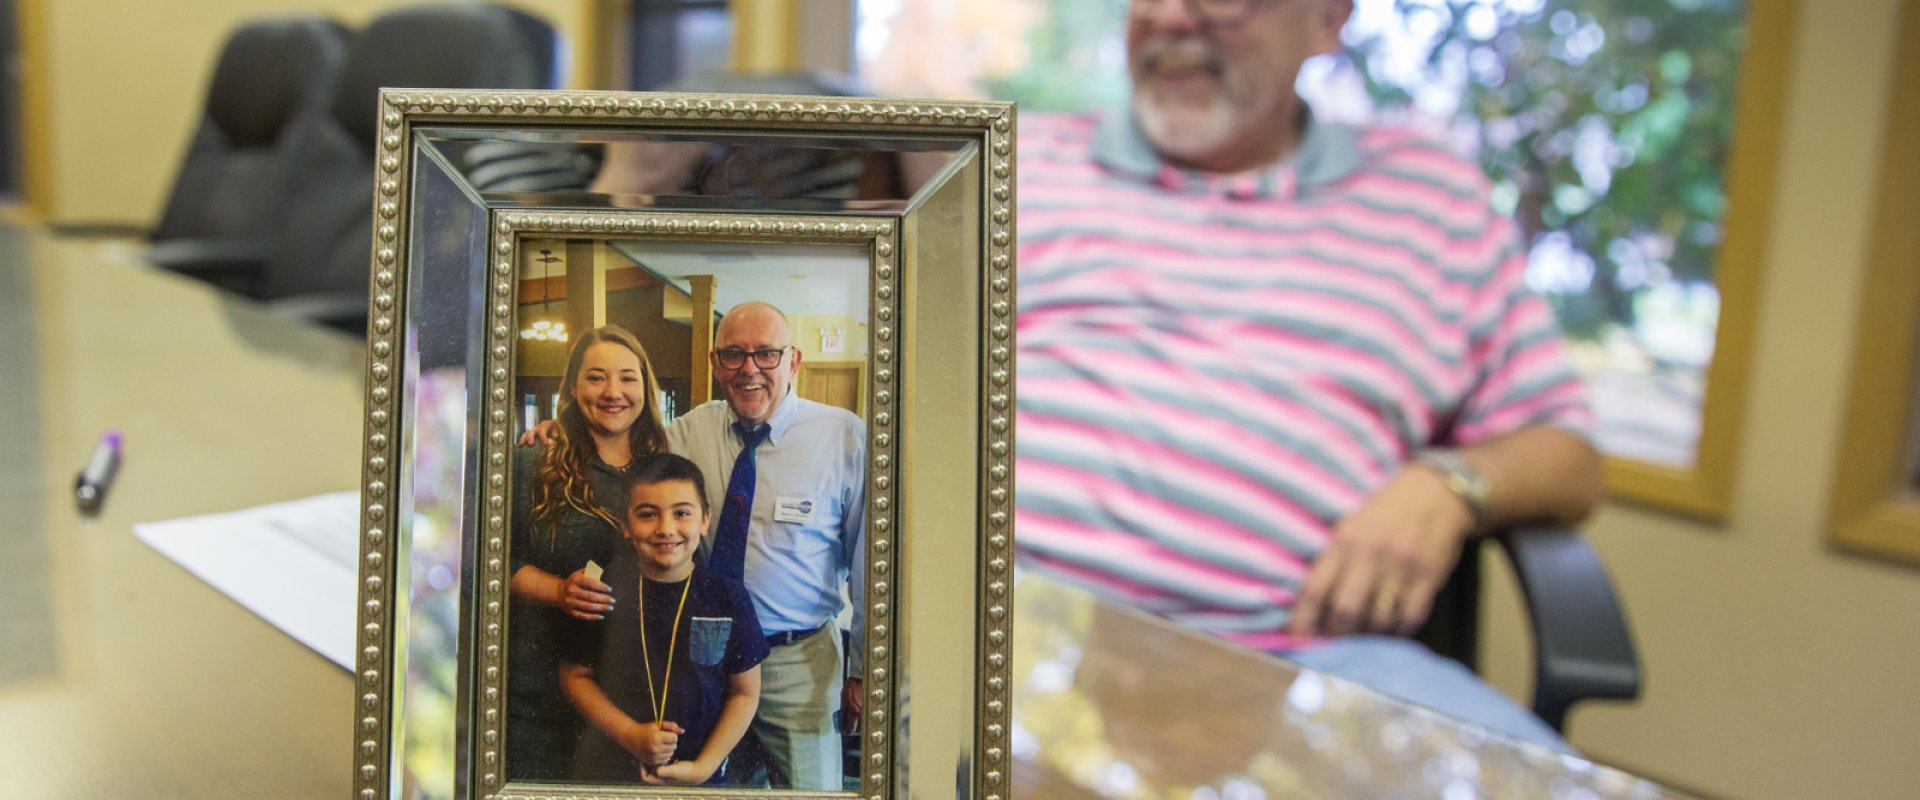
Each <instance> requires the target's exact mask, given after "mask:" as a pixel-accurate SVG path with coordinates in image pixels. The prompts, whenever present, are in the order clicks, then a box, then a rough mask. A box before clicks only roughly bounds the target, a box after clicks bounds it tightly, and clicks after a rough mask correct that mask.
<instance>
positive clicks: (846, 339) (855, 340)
mask: <svg viewBox="0 0 1920 800" xmlns="http://www.w3.org/2000/svg"><path fill="white" fill-rule="evenodd" d="M822 331H825V332H828V333H838V334H840V342H841V351H840V352H838V353H828V352H824V351H822V350H821V349H820V334H821V332H822ZM793 344H794V346H795V347H798V348H800V352H802V353H805V354H806V357H805V358H806V360H807V361H819V362H826V361H865V360H867V325H866V323H864V322H859V321H856V320H855V319H854V318H853V316H852V315H850V314H795V315H794V316H793Z"/></svg>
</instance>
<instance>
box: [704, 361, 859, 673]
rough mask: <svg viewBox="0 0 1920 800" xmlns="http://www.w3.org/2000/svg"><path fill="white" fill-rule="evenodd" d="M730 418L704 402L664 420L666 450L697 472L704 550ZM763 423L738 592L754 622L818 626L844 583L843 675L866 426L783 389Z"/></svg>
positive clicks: (727, 466) (788, 627) (727, 449)
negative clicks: (742, 589)
mask: <svg viewBox="0 0 1920 800" xmlns="http://www.w3.org/2000/svg"><path fill="white" fill-rule="evenodd" d="M736 418H737V417H735V416H734V413H733V410H732V409H730V408H728V407H727V403H726V401H724V400H713V401H710V402H707V403H703V404H701V405H700V406H699V407H698V408H695V409H693V410H692V411H689V412H687V413H686V414H684V415H682V416H681V417H680V418H679V419H676V420H674V421H673V424H672V425H671V426H669V427H668V428H667V448H668V449H670V450H672V451H673V452H675V453H678V454H680V455H682V456H685V457H687V459H688V460H691V461H692V462H693V463H694V464H695V465H697V466H699V467H700V471H701V473H703V474H704V475H705V477H706V480H707V506H708V508H709V509H710V510H711V512H712V515H713V519H712V520H711V521H710V522H709V523H708V527H707V538H706V547H707V549H709V550H710V549H711V548H712V545H713V537H714V531H715V528H716V527H717V526H718V525H719V523H720V508H721V505H722V503H723V501H724V500H725V498H726V493H727V478H728V476H730V475H732V474H733V461H734V458H735V457H737V456H739V454H740V445H741V443H740V437H739V436H738V435H736V434H735V433H734V432H733V429H732V426H733V421H734V420H735V419H736ZM767 424H768V426H769V427H770V428H771V431H770V433H769V435H768V437H767V441H765V442H763V443H761V445H760V447H759V448H758V449H757V450H756V451H755V454H754V458H755V472H756V476H755V481H754V489H753V511H752V514H751V515H750V517H749V520H748V523H747V560H746V573H745V577H746V581H745V583H746V585H747V592H748V594H751V595H752V596H753V605H754V610H755V611H756V612H758V613H759V615H760V627H761V628H762V629H763V630H765V632H766V633H769V634H773V633H781V632H785V631H800V630H811V629H814V628H818V627H820V626H821V625H825V624H826V623H827V622H828V621H829V620H832V619H833V618H834V617H835V616H836V615H838V614H839V613H840V608H841V605H842V604H841V595H840V587H841V586H842V585H845V586H846V588H847V594H846V596H847V597H848V598H851V600H852V602H853V647H852V650H853V652H852V654H851V656H852V661H851V663H852V664H853V672H852V673H851V674H852V675H859V674H860V670H861V666H860V665H861V664H862V663H864V659H863V658H862V656H863V655H864V654H865V652H866V650H865V646H866V602H865V597H866V572H867V534H866V530H867V514H866V503H867V490H866V485H867V484H866V478H867V471H866V465H867V425H866V423H865V422H864V421H862V420H861V419H860V418H859V417H858V416H855V415H854V414H853V413H852V412H850V411H847V410H846V409H842V408H836V407H834V406H829V405H825V404H822V403H816V402H814V401H812V400H808V399H806V398H804V397H800V396H799V395H796V394H794V393H793V391H792V389H791V387H789V389H788V392H787V396H786V397H785V398H783V399H782V400H781V402H780V406H779V408H777V409H775V410H774V412H773V416H771V417H769V418H768V419H767Z"/></svg>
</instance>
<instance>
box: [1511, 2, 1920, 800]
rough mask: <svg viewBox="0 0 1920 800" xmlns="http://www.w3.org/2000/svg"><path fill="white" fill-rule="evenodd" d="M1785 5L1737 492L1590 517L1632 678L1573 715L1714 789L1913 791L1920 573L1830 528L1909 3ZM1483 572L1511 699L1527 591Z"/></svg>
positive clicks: (1524, 691) (1523, 672)
mask: <svg viewBox="0 0 1920 800" xmlns="http://www.w3.org/2000/svg"><path fill="white" fill-rule="evenodd" d="M1914 5H1916V6H1920V3H1915V4H1914ZM1797 6H1798V7H1797V9H1796V11H1795V14H1796V16H1797V18H1796V19H1795V20H1794V21H1793V24H1792V26H1791V28H1792V30H1793V32H1794V33H1793V35H1794V37H1795V40H1794V42H1793V46H1792V53H1793V56H1792V59H1791V63H1790V64H1789V65H1788V68H1787V70H1786V74H1787V76H1788V79H1787V83H1786V87H1785V89H1786V94H1785V112H1784V121H1783V123H1782V129H1781V137H1780V150H1779V153H1778V156H1777V163H1776V181H1777V182H1776V184H1775V195H1774V197H1775V199H1774V208H1773V214H1772V220H1771V224H1770V225H1769V226H1767V227H1766V232H1767V235H1768V241H1767V243H1766V256H1765V260H1764V262H1763V264H1762V267H1761V268H1762V269H1763V270H1764V276H1763V278H1762V285H1763V287H1764V290H1763V293H1762V296H1761V298H1760V306H1759V308H1758V309H1757V314H1756V321H1757V324H1756V325H1755V326H1754V330H1755V331H1756V334H1755V335H1756V339H1755V341H1754V342H1753V345H1754V357H1753V365H1752V372H1751V375H1750V384H1749V392H1750V394H1749V399H1748V401H1747V402H1748V412H1747V418H1746V420H1745V422H1744V429H1743V431H1742V435H1743V437H1744V441H1743V446H1742V448H1741V456H1740V463H1739V464H1738V473H1737V476H1736V481H1735V484H1734V492H1733V504H1732V506H1731V509H1730V513H1729V514H1728V517H1727V519H1726V521H1725V522H1724V523H1721V524H1702V523H1695V522H1692V521H1688V520H1686V519H1681V518H1676V517H1673V516H1669V515H1666V514H1662V513H1658V512H1651V511H1645V510H1641V509H1638V508H1634V507H1631V506H1627V505H1624V504H1617V503H1616V504H1613V505H1610V506H1608V507H1607V508H1605V509H1604V510H1603V511H1602V512H1601V513H1600V515H1599V516H1598V517H1597V518H1596V519H1595V520H1594V521H1593V522H1592V523H1591V524H1589V525H1588V526H1587V531H1588V533H1589V535H1590V537H1591V538H1592V540H1593V542H1594V544H1595V546H1596V547H1598V548H1599V550H1600V552H1601V554H1602V556H1603V557H1604V558H1605V559H1606V561H1607V564H1608V566H1609V567H1610V569H1611V570H1612V572H1613V576H1614V580H1615V582H1616V583H1617V585H1618V586H1619V589H1620V591H1621V593H1622V601H1623V602H1624V603H1625V605H1626V611H1627V615H1628V618H1629V621H1630V623H1631V625H1632V628H1633V633H1634V636H1635V638H1636V641H1637V644H1638V646H1639V648H1640V654H1641V659H1642V663H1643V666H1644V668H1645V672H1646V683H1645V690H1644V692H1643V694H1642V698H1641V699H1640V701H1639V702H1637V703H1635V704H1630V705H1615V704H1606V703H1590V704H1587V705H1586V706H1583V707H1576V709H1575V711H1574V713H1573V714H1572V716H1571V717H1570V720H1569V723H1568V726H1569V731H1570V733H1571V735H1572V739H1573V743H1574V744H1575V745H1576V746H1577V747H1579V748H1581V749H1582V750H1584V751H1586V752H1588V753H1589V754H1591V755H1593V756H1595V757H1596V758H1599V759H1600V760H1603V761H1610V762H1613V763H1617V764H1619V765H1621V766H1624V767H1627V768H1629V769H1633V770H1636V771H1640V772H1644V773H1646V774H1648V775H1649V776H1651V777H1655V778H1660V779H1665V780H1667V781H1671V782H1673V783H1674V784H1676V785H1677V786H1679V787H1681V788H1690V789H1693V790H1697V791H1700V792H1703V793H1706V794H1708V795H1711V796H1714V797H1725V798H1783V799H1784V798H1811V797H1847V798H1871V797H1911V796H1913V793H1914V792H1915V791H1916V787H1920V758H1916V757H1915V756H1916V754H1920V691H1916V687H1920V570H1916V569H1913V568H1911V567H1902V566H1895V565H1892V564H1890V563H1884V562H1879V561H1874V560H1872V559H1868V558H1863V557H1859V556H1855V555H1849V554H1844V553H1841V552H1839V551H1836V550H1834V549H1833V548H1832V547H1831V546H1829V545H1828V544H1827V540H1826V509H1827V500H1828V491H1829V490H1828V487H1829V486H1830V485H1831V484H1832V477H1833V473H1834V467H1835V459H1836V455H1837V451H1838V449H1839V446H1840V430H1841V420H1842V417H1843V415H1844V413H1845V406H1846V401H1847V397H1846V394H1847V378H1848V375H1847V369H1848V364H1849V362H1850V359H1851V353H1852V340H1853V332H1854V322H1855V319H1856V318H1857V306H1858V303H1859V299H1860V295H1861V292H1862V291H1863V290H1864V289H1865V288H1866V287H1864V286H1863V285H1862V276H1863V274H1864V273H1865V271H1866V263H1867V258H1868V256H1869V238H1868V237H1869V234H1868V231H1869V226H1870V223H1871V221H1872V218H1873V203H1874V200H1875V196H1876V188H1875V183H1876V180H1877V179H1878V178H1879V177H1880V175H1879V171H1878V169H1877V168H1876V164H1875V159H1876V154H1877V153H1879V152H1880V148H1881V146H1882V141H1881V139H1882V136H1883V134H1884V130H1885V124H1886V120H1887V110H1888V107H1887V103H1888V97H1887V94H1888V91H1889V89H1890V86H1891V77H1892V66H1893V55H1894V46H1895V44H1896V42H1895V35H1896V34H1897V33H1898V31H1899V30H1900V28H1901V26H1900V24H1899V20H1900V14H1901V11H1902V6H1903V3H1902V2H1901V0H1845V1H1844V2H1811V1H1810V0H1801V2H1799V3H1798V4H1797ZM1908 46H1915V43H1909V45H1908ZM1907 179H1909V180H1911V179H1913V176H1907ZM1888 390H1889V391H1895V392H1904V391H1905V388H1904V387H1889V389H1888ZM1902 433H1903V432H1901V431H1888V432H1887V435H1888V436H1901V435H1902ZM1498 563H1499V561H1498V559H1497V558H1494V557H1492V556H1489V558H1488V564H1489V566H1492V565H1495V564H1498ZM1491 571H1492V572H1495V573H1498V575H1499V577H1500V578H1501V579H1500V580H1497V581H1495V584H1496V586H1495V588H1496V590H1497V591H1495V592H1493V593H1492V594H1490V596H1489V597H1488V599H1487V603H1486V609H1487V611H1486V613H1487V615H1488V616H1487V623H1488V625H1489V626H1490V628H1489V630H1488V632H1487V633H1488V636H1489V641H1488V643H1487V645H1488V647H1487V653H1486V654H1485V657H1484V660H1485V662H1486V666H1487V669H1488V671H1489V673H1490V674H1491V676H1492V677H1493V678H1494V679H1495V681H1496V683H1498V684H1499V685H1500V686H1501V687H1502V688H1503V689H1505V690H1507V691H1508V692H1510V693H1512V694H1514V695H1515V696H1517V697H1523V698H1524V697H1527V696H1529V695H1528V693H1529V692H1530V691H1531V687H1530V686H1529V685H1528V681H1529V680H1530V675H1531V667H1530V665H1531V653H1530V652H1529V646H1528V645H1527V643H1526V639H1525V630H1524V623H1523V622H1522V620H1521V617H1520V615H1519V613H1518V609H1519V605H1518V603H1519V601H1518V599H1517V598H1516V596H1515V595H1514V594H1513V592H1512V588H1511V582H1510V581H1508V580H1506V579H1505V575H1506V568H1505V566H1504V564H1501V565H1499V567H1498V569H1496V570H1491Z"/></svg>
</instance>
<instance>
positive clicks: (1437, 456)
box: [1413, 450, 1493, 530]
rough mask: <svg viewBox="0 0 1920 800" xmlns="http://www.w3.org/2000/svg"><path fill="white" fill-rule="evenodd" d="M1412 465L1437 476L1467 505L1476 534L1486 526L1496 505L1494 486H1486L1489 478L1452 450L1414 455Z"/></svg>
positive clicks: (1421, 452)
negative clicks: (1431, 471) (1488, 516)
mask: <svg viewBox="0 0 1920 800" xmlns="http://www.w3.org/2000/svg"><path fill="white" fill-rule="evenodd" d="M1413 463H1415V464H1418V465H1420V466H1422V467H1426V468H1427V469H1430V470H1433V471H1434V472H1435V473H1438V474H1439V475H1440V478H1441V480H1442V481H1444V482H1445V483H1446V486H1447V491H1449V492H1453V496H1454V497H1458V498H1460V502H1462V503H1466V504H1467V510H1468V511H1469V512H1471V513H1472V514H1473V527H1474V529H1475V530H1479V529H1480V528H1482V527H1485V526H1486V524H1487V512H1488V509H1489V507H1490V506H1491V505H1492V503H1493V484H1491V483H1488V482H1487V476H1486V475H1483V474H1481V472H1480V470H1477V469H1474V467H1473V465H1472V464H1469V463H1467V459H1466V458H1464V457H1462V456H1461V455H1460V454H1459V453H1457V452H1455V451H1452V450H1422V451H1420V452H1418V453H1416V454H1414V456H1413Z"/></svg>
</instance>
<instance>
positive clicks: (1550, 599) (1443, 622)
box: [1417, 525, 1640, 733]
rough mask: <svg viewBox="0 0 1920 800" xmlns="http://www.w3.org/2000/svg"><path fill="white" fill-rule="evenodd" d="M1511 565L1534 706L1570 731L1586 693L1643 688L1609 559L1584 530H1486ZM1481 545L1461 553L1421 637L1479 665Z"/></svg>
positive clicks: (1601, 695)
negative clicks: (1525, 627)
mask: <svg viewBox="0 0 1920 800" xmlns="http://www.w3.org/2000/svg"><path fill="white" fill-rule="evenodd" d="M1488 538H1491V539H1493V540H1494V541H1497V542H1499V543H1500V546H1501V549H1502V550H1504V551H1506V554H1507V558H1508V560H1509V561H1510V562H1511V563H1512V565H1513V571H1514V575H1515V577H1516V578H1517V579H1518V581H1519V584H1520V594H1521V597H1522V598H1523V600H1524V601H1525V603H1526V606H1527V618H1528V622H1529V623H1530V626H1531V628H1532V632H1533V654H1534V684H1533V712H1534V713H1535V714H1536V715H1538V716H1539V717H1540V718H1541V719H1542V720H1545V721H1546V723H1547V724H1548V725H1551V726H1553V729H1554V730H1556V731H1560V732H1562V733H1564V732H1565V731H1566V721H1567V711H1568V710H1569V709H1570V708H1571V707H1572V706H1573V704H1574V703H1578V702H1580V701H1582V700H1589V699H1612V700H1630V699H1633V698H1634V697H1637V696H1639V694H1640V661H1639V657H1638V656H1637V655H1636V653H1635V652H1634V648H1633V638H1632V636H1631V634H1629V632H1628V630H1627V620H1626V614H1625V613H1624V612H1623V611H1622V610H1621V608H1620V601H1619V599H1618V597H1617V596H1616V595H1615V593H1614V591H1613V583H1612V581H1611V580H1610V579H1609V578H1608V577H1607V572H1606V567H1605V566H1604V565H1602V564H1601V562H1600V556H1599V554H1598V553H1596V552H1594V549H1593V545H1592V544H1590V543H1588V542H1587V540H1586V538H1585V537H1583V536H1581V535H1580V532H1579V531H1577V530H1574V529H1572V528H1567V527H1560V526H1548V525H1537V526H1517V527H1514V528H1510V529H1507V530H1504V531H1501V532H1499V533H1496V534H1494V535H1493V536H1491V537H1488ZM1479 601H1480V545H1479V540H1475V541H1473V542H1471V543H1469V545H1468V546H1467V548H1466V549H1465V551H1464V552H1462V553H1461V554H1460V563H1459V565H1458V566H1457V567H1455V568H1454V571H1453V575H1452V576H1450V577H1449V578H1448V580H1447V584H1446V585H1445V586H1444V587H1442V588H1441V590H1440V593H1439V595H1438V596H1436V597H1435V598H1434V605H1433V612H1432V614H1431V615H1430V616H1429V617H1428V618H1427V624H1426V626H1425V627H1424V628H1423V629H1422V630H1421V631H1420V633H1419V634H1418V637H1417V638H1419V639H1420V641H1422V642H1424V643H1425V644H1426V645H1427V646H1428V647H1430V648H1432V649H1433V651H1434V652H1436V653H1439V654H1440V655H1443V656H1446V657H1448V658H1452V659H1454V660H1456V661H1459V662H1460V663H1462V664H1465V665H1466V666H1467V667H1468V668H1471V669H1474V670H1475V671H1478V670H1479V656H1480V635H1479V610H1480V602H1479Z"/></svg>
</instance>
